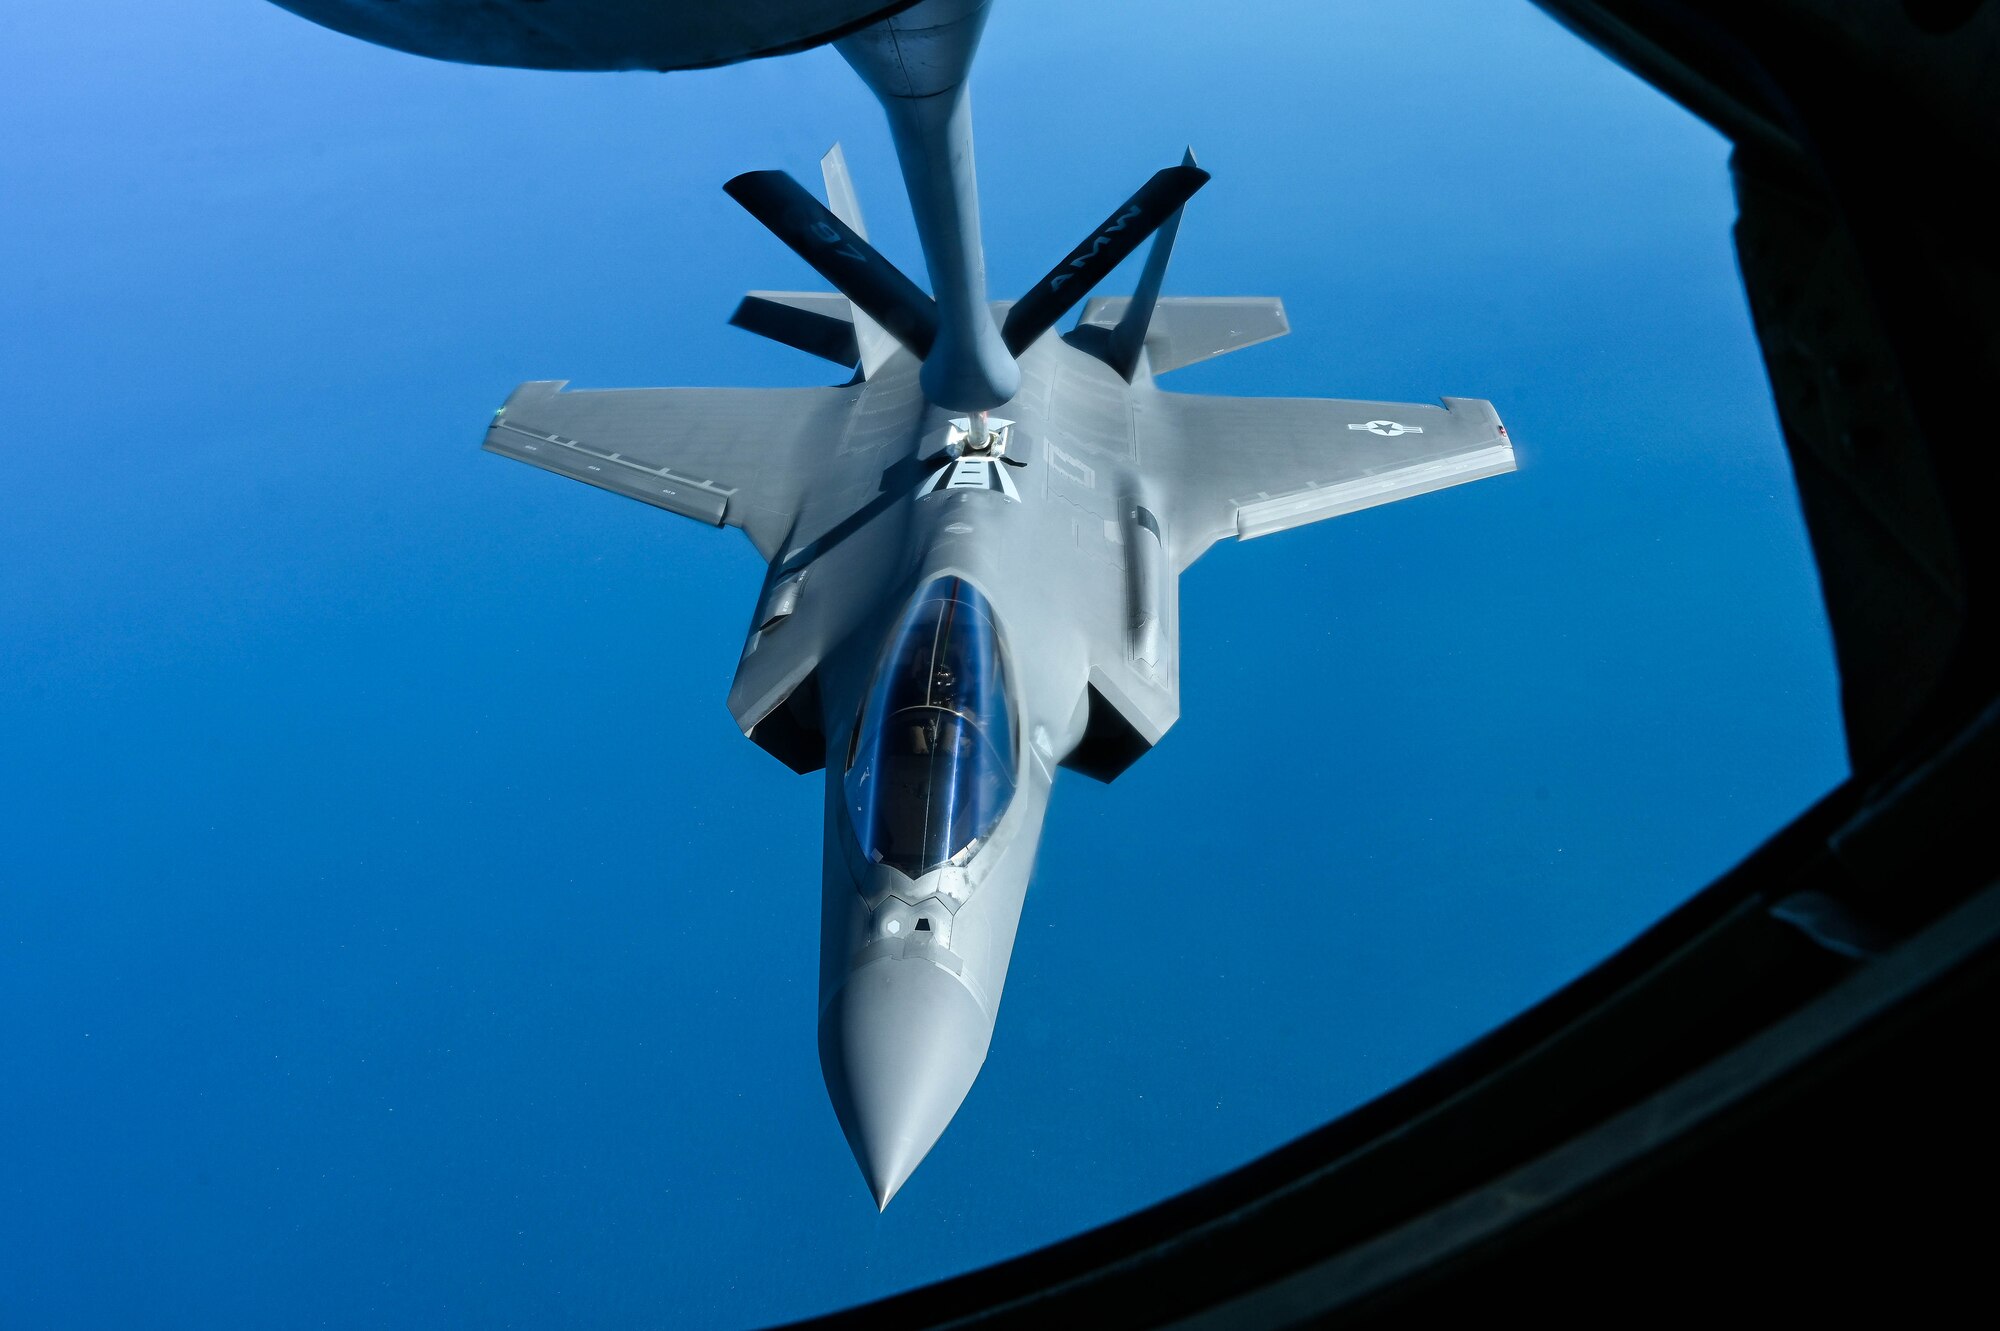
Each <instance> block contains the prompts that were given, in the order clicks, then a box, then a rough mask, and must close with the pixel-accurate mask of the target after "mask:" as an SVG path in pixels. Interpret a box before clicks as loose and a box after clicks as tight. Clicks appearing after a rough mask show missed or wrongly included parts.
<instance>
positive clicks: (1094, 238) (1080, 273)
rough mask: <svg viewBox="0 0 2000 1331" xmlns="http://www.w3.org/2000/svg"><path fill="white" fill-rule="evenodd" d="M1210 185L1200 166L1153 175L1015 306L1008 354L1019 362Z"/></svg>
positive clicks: (1007, 328) (1005, 336) (1004, 332)
mask: <svg viewBox="0 0 2000 1331" xmlns="http://www.w3.org/2000/svg"><path fill="white" fill-rule="evenodd" d="M1207 183H1208V172H1206V171H1204V170H1202V169H1201V168H1200V167H1198V166H1188V165H1181V166H1170V167H1168V168H1166V169H1165V170H1164V171H1156V172H1154V173H1153V178H1152V179H1151V180H1148V181H1147V182H1146V183H1145V184H1143V185H1141V186H1140V187H1139V192H1138V193H1137V194H1134V195H1133V196H1132V197H1131V198H1129V199H1127V200H1126V201H1125V202H1124V204H1122V205H1121V206H1120V207H1119V208H1118V210H1117V211H1116V212H1114V213H1112V214H1111V216H1109V217H1107V218H1105V219H1104V221H1103V222H1102V223H1101V224H1100V225H1099V226H1098V228H1097V229H1096V230H1095V231H1093V232H1091V233H1090V235H1089V237H1088V238H1087V239H1086V240H1085V241H1084V242H1083V243H1082V244H1081V245H1079V246H1077V247H1076V248H1075V249H1073V250H1071V251H1070V252H1069V254H1068V255H1067V256H1066V257H1065V258H1064V259H1063V261H1062V262H1061V263H1059V264H1057V265H1056V266H1055V267H1054V268H1052V269H1050V270H1049V273H1048V275H1047V276H1046V277H1044V278H1043V279H1042V280H1041V281H1039V282H1037V283H1035V286H1034V288H1033V290H1031V291H1029V292H1028V294H1027V295H1025V296H1023V297H1021V299H1019V300H1017V301H1015V302H1014V307H1013V308H1012V309H1010V310H1009V311H1007V322H1006V323H1005V324H1004V325H1002V327H1001V329H1000V336H1001V338H1002V340H1004V341H1005V342H1006V344H1007V350H1008V351H1010V352H1012V353H1013V354H1014V355H1016V356H1018V355H1020V354H1021V353H1022V352H1024V351H1026V350H1027V349H1028V348H1029V347H1030V346H1032V345H1034V342H1035V340H1036V339H1037V338H1039V337H1040V336H1041V335H1042V334H1043V333H1046V332H1048V331H1049V329H1051V328H1053V327H1055V325H1056V320H1058V319H1060V318H1062V317H1063V315H1065V314H1067V313H1069V312H1070V311H1071V310H1072V309H1074V308H1076V305H1077V302H1079V301H1081V300H1082V299H1083V298H1084V297H1085V296H1087V295H1089V294H1090V291H1091V288H1092V287H1095V286H1096V285H1097V284H1098V283H1099V282H1101V281H1103V280H1104V278H1105V277H1106V276H1107V275H1108V274H1109V273H1110V272H1111V270H1112V269H1114V268H1116V267H1117V266H1118V265H1119V264H1120V263H1122V262H1124V260H1125V259H1126V257H1127V256H1128V255H1130V254H1131V253H1132V251H1134V250H1136V249H1138V248H1139V246H1140V245H1141V244H1142V243H1143V242H1144V241H1145V239H1146V237H1148V236H1150V235H1152V234H1153V232H1154V230H1155V229H1157V228H1158V227H1159V225H1160V224H1161V223H1162V222H1165V221H1166V220H1167V219H1168V218H1169V217H1172V216H1173V215H1174V214H1175V213H1176V212H1178V211H1179V210H1180V206H1181V205H1182V204H1184V203H1186V202H1187V201H1188V200H1189V199H1190V198H1192V197H1193V196H1194V192H1195V191H1196V190H1198V189H1200V188H1201V187H1202V186H1203V185H1205V184H1207Z"/></svg>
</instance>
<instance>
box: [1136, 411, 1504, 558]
mask: <svg viewBox="0 0 2000 1331" xmlns="http://www.w3.org/2000/svg"><path fill="white" fill-rule="evenodd" d="M1155 402H1156V403H1157V404H1158V405H1157V406H1155V407H1149V408H1148V410H1147V412H1146V414H1145V415H1143V416H1141V417H1140V420H1139V432H1140V440H1141V445H1142V447H1143V449H1144V451H1145V458H1146V470H1147V472H1148V474H1149V475H1152V476H1154V477H1157V479H1158V483H1159V485H1160V488H1161V493H1160V495H1159V502H1160V503H1161V505H1162V506H1163V507H1165V508H1166V509H1167V511H1168V513H1169V515H1170V517H1171V522H1172V528H1173V533H1172V536H1171V541H1172V545H1173V548H1174V550H1175V553H1176V554H1177V555H1178V560H1177V563H1178V565H1179V566H1180V567H1182V568H1185V567H1186V566H1187V565H1189V564H1191V563H1193V562H1194V561H1195V559H1196V558H1198V557H1199V556H1200V554H1201V553H1202V551H1204V550H1206V549H1207V548H1208V547H1209V546H1211V545H1213V544H1214V543H1215V542H1216V541H1219V540H1221V539H1222V538H1223V537H1225V536H1234V537H1237V538H1238V539H1241V540H1246V541H1247V540H1249V539H1250V538H1252V537H1255V536H1267V535H1269V534H1270V533H1272V532H1278V531H1284V530H1286V529H1287V528H1290V527H1297V526H1301V525H1303V524H1305V523H1308V522H1318V521H1319V520H1321V519H1322V518H1331V517H1338V516H1340V515H1341V514H1343V513H1352V512H1355V511H1356V510H1358V509H1363V508H1372V507H1373V506H1375V505H1376V504H1387V503H1392V502H1394V501H1395V500H1398V499H1406V498H1409V497H1410V496H1412V495H1419V494H1426V493H1428V492H1430V491H1432V490H1441V489H1444V488H1445V487H1446V486H1450V485H1461V484H1463V483H1465V482H1466V481H1476V480H1479V479H1481V478H1482V477H1486V476H1497V475H1500V474H1501V473H1503V472H1509V471H1512V470H1514V446H1513V443H1512V441H1511V440H1509V439H1508V438H1507V427H1506V426H1504V425H1502V424H1501V423H1500V417H1499V416H1498V415H1497V414H1496V413H1495V412H1494V410H1493V404H1492V403H1490V402H1485V401H1481V400H1479V399H1477V398H1462V397H1448V398H1445V399H1443V402H1444V405H1443V406H1442V407H1431V406H1422V405H1418V404H1415V403H1406V402H1347V401H1340V400H1337V399H1333V398H1263V397H1203V396H1196V395H1192V394H1183V393H1161V394H1159V395H1158V397H1157V398H1156V399H1155ZM1155 413H1157V415H1155ZM1148 417H1152V418H1153V419H1148Z"/></svg>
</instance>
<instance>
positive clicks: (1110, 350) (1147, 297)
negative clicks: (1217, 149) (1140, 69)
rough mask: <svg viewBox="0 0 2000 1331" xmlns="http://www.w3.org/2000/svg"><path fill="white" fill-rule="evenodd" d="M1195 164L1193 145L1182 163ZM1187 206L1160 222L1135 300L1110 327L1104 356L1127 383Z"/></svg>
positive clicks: (1142, 345) (1143, 343)
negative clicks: (1115, 324)
mask: <svg viewBox="0 0 2000 1331" xmlns="http://www.w3.org/2000/svg"><path fill="white" fill-rule="evenodd" d="M1194 164H1195V161H1194V149H1192V148H1189V149H1188V150H1187V152H1186V154H1185V155H1183V156H1182V158H1181V165H1182V166H1193V165H1194ZM1186 210H1187V205H1186V204H1182V205H1181V206H1180V207H1179V208H1176V209H1174V215H1173V216H1172V217H1169V218H1168V219H1167V220H1166V221H1164V222H1162V223H1160V229H1159V230H1158V231H1156V232H1154V233H1153V248H1152V249H1150V250H1148V251H1147V252H1146V267H1145V269H1144V271H1142V272H1141V273H1140V274H1139V288H1138V290H1136V291H1134V292H1133V293H1132V303H1131V304H1130V305H1127V306H1126V307H1125V317H1124V318H1122V319H1120V320H1119V321H1118V326H1117V327H1116V328H1114V329H1112V330H1111V337H1110V339H1109V340H1108V342H1107V343H1106V345H1105V360H1106V361H1108V362H1109V363H1110V365H1111V368H1112V369H1114V370H1116V371H1118V373H1119V374H1120V375H1121V376H1123V378H1124V379H1125V381H1126V382H1127V383H1130V382H1131V380H1132V376H1133V374H1135V373H1136V372H1137V371H1138V368H1139V353H1140V352H1141V351H1144V350H1145V349H1146V330H1147V329H1148V328H1150V327H1152V324H1153V307H1154V306H1156V305H1158V304H1159V303H1160V284H1161V283H1162V282H1163V281H1165V280H1166V276H1167V261H1168V260H1169V259H1171V258H1172V257H1173V253H1174V236H1175V235H1176V234H1178V233H1179V231H1180V229H1181V214H1182V213H1183V212H1185V211H1186Z"/></svg>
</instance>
